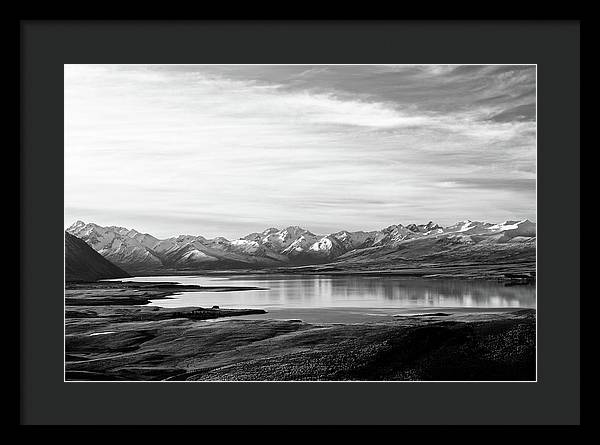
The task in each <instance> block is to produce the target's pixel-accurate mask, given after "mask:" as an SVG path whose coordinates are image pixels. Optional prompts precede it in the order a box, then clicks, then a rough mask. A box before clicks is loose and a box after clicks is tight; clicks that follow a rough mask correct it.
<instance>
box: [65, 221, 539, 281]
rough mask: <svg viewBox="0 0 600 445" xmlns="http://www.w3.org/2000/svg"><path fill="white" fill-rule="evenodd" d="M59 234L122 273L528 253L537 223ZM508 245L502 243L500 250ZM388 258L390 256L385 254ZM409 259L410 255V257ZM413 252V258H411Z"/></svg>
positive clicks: (77, 230)
mask: <svg viewBox="0 0 600 445" xmlns="http://www.w3.org/2000/svg"><path fill="white" fill-rule="evenodd" d="M66 231H67V232H68V233H70V234H72V235H74V236H76V237H78V238H81V239H82V240H83V241H85V242H86V243H87V244H88V245H89V246H91V247H92V248H93V249H94V250H96V251H97V252H98V253H100V254H101V255H102V256H103V257H105V258H106V259H107V260H109V261H111V262H112V263H114V264H116V265H117V266H119V267H121V268H122V269H124V270H125V271H127V272H129V273H136V272H147V271H160V270H166V269H169V270H172V269H175V270H204V269H229V268H231V269H239V268H250V269H251V268H277V267H282V266H294V265H310V264H324V263H330V262H339V261H340V260H342V261H345V260H346V259H353V260H352V261H354V260H355V259H356V258H357V257H363V258H362V260H364V259H365V258H372V259H374V261H377V258H379V257H380V256H382V255H383V252H396V251H409V253H410V252H412V253H413V254H414V253H415V252H417V251H418V252H422V255H421V256H420V257H419V258H421V257H423V258H424V257H428V256H431V255H433V254H434V253H439V252H446V253H448V252H452V251H456V250H461V249H462V250H463V251H464V252H461V255H463V256H465V255H467V254H468V253H467V250H472V251H481V250H485V251H489V252H492V251H493V252H494V254H495V255H496V256H497V255H498V253H499V252H500V253H501V254H502V255H504V256H506V257H507V258H509V257H510V253H511V252H517V251H522V250H523V249H525V250H528V251H529V252H531V249H533V251H535V240H536V224H535V223H533V222H531V221H529V220H528V219H523V220H518V221H517V220H514V221H513V220H508V221H504V222H502V223H498V224H495V223H490V222H484V221H471V220H463V221H459V222H457V223H456V224H454V225H451V226H446V227H442V226H441V225H439V224H436V223H434V222H433V221H429V222H428V223H426V224H414V223H412V224H408V225H402V224H396V225H391V226H388V227H386V228H383V229H381V230H373V231H355V232H351V231H348V230H341V231H338V232H334V233H331V234H325V235H318V234H315V233H313V232H311V231H309V230H307V229H305V228H303V227H300V226H288V227H285V228H283V229H278V228H274V227H271V228H268V229H265V230H264V231H263V232H253V233H250V234H248V235H246V236H244V237H241V238H238V239H235V240H229V239H227V238H224V237H215V238H205V237H203V236H201V235H178V236H175V237H170V238H166V239H159V238H156V237H154V236H152V235H151V234H148V233H141V232H138V231H137V230H135V229H127V228H125V227H120V226H106V227H103V226H100V225H98V224H95V223H85V222H83V221H80V220H78V221H77V222H75V223H74V224H73V225H71V226H70V227H69V228H67V229H66ZM507 246H508V247H507ZM385 255H387V256H388V257H389V253H385ZM409 256H411V255H409ZM413 256H414V255H413Z"/></svg>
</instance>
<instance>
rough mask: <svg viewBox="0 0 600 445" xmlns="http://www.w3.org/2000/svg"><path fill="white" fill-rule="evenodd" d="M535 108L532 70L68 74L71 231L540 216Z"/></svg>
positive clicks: (76, 68) (364, 225)
mask: <svg viewBox="0 0 600 445" xmlns="http://www.w3.org/2000/svg"><path fill="white" fill-rule="evenodd" d="M532 91H533V95H532V94H531V92H532ZM534 98H535V71H534V68H533V67H526V66H525V67H521V66H515V67H512V66H508V67H504V66H235V65H225V66H215V65H212V66H190V65H183V66H172V65H165V66H156V65H155V66H137V65H65V203H66V204H65V205H66V210H65V218H66V220H67V221H66V223H67V224H70V223H71V222H72V220H74V219H77V218H79V219H93V220H95V221H97V222H99V223H106V224H124V221H128V223H129V224H130V225H131V226H134V227H136V228H138V229H139V230H144V231H147V232H150V233H154V234H156V235H157V236H171V235H175V234H178V233H198V234H204V235H207V236H212V235H225V236H228V237H238V236H242V235H244V234H245V233H246V232H250V231H254V230H261V229H262V228H264V227H263V226H283V225H288V224H302V225H306V226H308V228H311V229H312V230H315V231H322V232H328V231H336V230H340V229H342V228H347V229H359V228H361V229H375V228H379V227H382V226H387V225H389V224H391V223H397V222H412V221H423V220H425V219H427V220H429V219H437V220H438V221H439V222H440V223H443V224H444V223H452V222H455V220H456V219H463V218H471V219H474V218H479V219H489V220H502V219H506V218H509V217H513V216H517V217H529V218H531V219H533V218H534V216H535V201H534V199H535V196H534V195H535V121H534V117H535V113H534V111H535V108H532V102H531V101H532V100H533V99H534ZM534 106H535V104H533V107H534ZM532 110H533V111H532ZM532 113H533V114H532ZM516 213H519V214H518V215H517V214H516Z"/></svg>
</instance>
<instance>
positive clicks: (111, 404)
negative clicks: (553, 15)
mask: <svg viewBox="0 0 600 445" xmlns="http://www.w3.org/2000/svg"><path fill="white" fill-rule="evenodd" d="M20 37H21V57H20V62H21V66H20V69H21V72H20V80H21V94H20V106H21V147H20V161H21V184H20V189H21V195H20V199H21V207H20V211H21V215H20V216H21V220H20V229H21V234H20V236H21V245H20V247H21V267H20V280H21V281H20V285H21V286H20V364H21V366H20V421H21V423H22V424H143V425H147V424H421V425H424V424H426V425H430V424H578V423H579V421H580V327H579V325H580V238H579V236H580V234H579V228H580V180H579V170H580V142H579V138H580V111H579V110H580V91H579V89H580V84H579V82H580V23H579V22H577V21H563V22H556V21H553V22H543V21H514V22H512V21H506V22H498V21H490V22H486V21H478V22H462V21H461V22H457V21H361V22H356V21H323V22H318V21H35V20H32V21H22V22H21V23H20ZM66 63H424V64H427V63H441V64H443V63H449V64H456V63H482V64H487V63H506V64H531V63H535V64H537V94H538V100H537V107H538V111H537V115H538V164H537V166H538V167H537V168H538V171H537V174H538V190H537V198H538V208H537V214H538V221H537V223H538V274H537V276H538V280H537V295H538V304H537V310H538V333H537V335H538V340H537V353H538V381H537V382H533V383H525V382H516V383H506V382H503V383H427V382H418V383H411V382H398V383H388V382H380V383H369V382H365V383H358V382H352V383H344V382H335V383H334V382H331V383H324V382H310V383H308V382H307V383H219V382H212V383H210V382H207V383H177V384H161V383H160V382H158V383H143V382H140V383H93V382H85V383H82V382H64V381H63V379H64V374H63V371H64V369H63V366H64V357H63V341H64V337H63V301H62V298H63V297H64V287H63V286H64V283H63V272H64V271H63V233H64V226H63V211H64V209H63V198H64V190H63V160H64V157H63V129H64V128H63V64H66ZM567 219H568V224H569V228H570V230H571V231H570V232H569V237H557V236H555V234H556V233H558V232H560V231H561V230H562V229H561V227H564V226H563V225H564V224H565V220H567ZM566 258H568V261H565V259H566Z"/></svg>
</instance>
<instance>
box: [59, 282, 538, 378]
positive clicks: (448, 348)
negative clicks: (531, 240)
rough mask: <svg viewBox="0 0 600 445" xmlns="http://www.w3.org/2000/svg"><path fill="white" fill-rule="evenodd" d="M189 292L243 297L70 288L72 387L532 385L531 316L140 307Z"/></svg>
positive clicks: (103, 286) (162, 288)
mask: <svg viewBox="0 0 600 445" xmlns="http://www.w3.org/2000/svg"><path fill="white" fill-rule="evenodd" d="M190 289H194V290H197V291H203V290H204V291H215V290H216V289H219V291H221V292H227V291H231V290H240V288H233V287H223V286H219V287H204V286H196V285H177V284H173V283H166V282H160V283H158V282H157V283H148V282H146V283H144V282H133V283H132V282H118V281H112V282H109V281H103V282H95V283H68V284H67V286H66V289H65V334H66V336H65V380H67V381H81V380H83V381H182V380H186V381H196V380H207V381H373V380H377V381H398V380H400V381H405V380H408V381H437V380H444V381H445V380H452V381H471V380H511V381H521V380H528V381H532V380H535V319H536V313H535V309H514V310H512V309H511V308H505V309H506V310H495V311H493V312H490V311H478V312H473V311H471V312H466V311H463V312H459V311H451V310H448V309H447V308H445V309H439V308H436V309H433V308H432V311H433V312H429V313H427V311H425V310H422V309H419V310H417V311H414V312H420V313H415V314H405V315H403V316H398V317H391V318H392V319H391V320H385V321H373V322H357V323H348V322H346V323H324V322H314V323H309V322H306V321H303V320H300V319H286V320H279V319H272V318H268V317H269V314H268V313H266V312H265V311H264V310H261V309H221V308H218V307H216V308H198V307H187V308H176V309H168V308H160V307H158V306H140V302H144V301H149V300H150V299H160V298H168V297H169V295H172V294H173V293H176V292H178V291H181V290H190ZM248 317H250V318H254V317H257V318H256V319H248ZM262 317H264V318H262ZM375 318H378V317H375ZM215 321H216V322H215Z"/></svg>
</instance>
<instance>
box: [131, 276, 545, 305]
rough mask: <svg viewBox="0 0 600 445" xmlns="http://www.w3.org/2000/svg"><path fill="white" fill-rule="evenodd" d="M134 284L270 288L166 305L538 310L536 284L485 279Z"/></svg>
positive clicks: (185, 279)
mask: <svg viewBox="0 0 600 445" xmlns="http://www.w3.org/2000/svg"><path fill="white" fill-rule="evenodd" d="M128 281H173V282H178V283H182V284H198V285H203V286H219V285H223V286H255V287H262V288H267V289H268V290H254V291H233V292H183V293H181V294H178V295H176V296H174V298H172V299H165V300H155V301H154V302H152V304H155V305H159V306H164V307H182V306H194V305H196V306H207V305H214V304H217V305H220V306H223V307H262V308H269V307H274V308H287V307H290V308H344V307H362V308H366V307H368V308H435V307H440V308H444V307H462V308H507V307H513V308H519V307H528V308H529V307H535V286H533V285H526V286H505V285H504V284H502V283H497V282H491V281H480V280H473V281H467V280H431V279H420V278H410V279H409V278H400V277H390V276H383V277H366V276H326V275H316V276H298V275H288V276H286V275H238V276H229V277H207V276H182V277H172V276H170V277H137V278H136V277H134V278H129V279H128Z"/></svg>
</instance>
